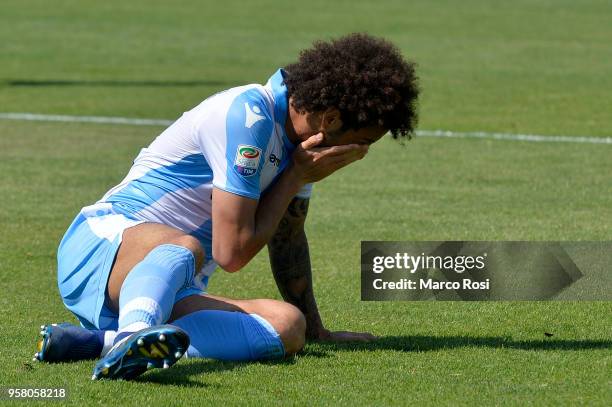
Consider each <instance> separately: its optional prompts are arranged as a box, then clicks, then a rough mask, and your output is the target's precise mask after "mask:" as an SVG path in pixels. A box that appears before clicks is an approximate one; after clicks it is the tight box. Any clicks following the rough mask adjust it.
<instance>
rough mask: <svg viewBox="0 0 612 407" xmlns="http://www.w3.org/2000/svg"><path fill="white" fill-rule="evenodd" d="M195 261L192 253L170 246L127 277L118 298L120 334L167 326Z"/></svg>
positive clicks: (160, 248)
mask: <svg viewBox="0 0 612 407" xmlns="http://www.w3.org/2000/svg"><path fill="white" fill-rule="evenodd" d="M194 269H195V259H194V256H193V253H191V251H190V250H188V249H186V248H184V247H182V246H176V245H171V244H164V245H161V246H157V247H156V248H155V249H153V250H151V251H150V252H149V254H148V255H147V256H146V257H145V258H144V259H143V260H142V261H141V262H140V263H138V264H137V265H136V266H135V267H134V268H133V269H132V270H131V271H130V272H129V274H128V275H127V277H126V278H125V281H124V282H123V286H122V287H121V292H120V294H119V334H118V335H117V338H116V339H115V342H117V341H119V340H121V339H123V338H124V337H125V336H126V335H127V334H128V333H130V332H135V331H138V330H141V329H144V328H148V327H150V326H153V325H159V324H163V323H165V322H166V321H167V320H168V318H169V317H170V313H171V312H172V307H173V306H174V298H175V297H176V293H177V292H178V291H179V290H180V289H181V288H183V287H185V286H186V285H188V284H190V282H191V280H192V279H193V276H194Z"/></svg>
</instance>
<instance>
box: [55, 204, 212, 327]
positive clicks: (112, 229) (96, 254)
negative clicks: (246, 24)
mask: <svg viewBox="0 0 612 407" xmlns="http://www.w3.org/2000/svg"><path fill="white" fill-rule="evenodd" d="M143 222H144V221H142V220H136V219H130V218H128V217H126V216H125V215H123V214H120V213H116V212H114V211H113V209H112V205H110V204H96V205H93V206H89V207H86V208H83V210H81V212H80V213H79V215H78V216H77V217H76V218H75V219H74V221H73V222H72V225H70V227H69V228H68V231H67V232H66V234H65V235H64V237H63V239H62V241H61V243H60V246H59V249H58V252H57V284H58V287H59V291H60V295H61V296H62V300H63V301H64V304H65V305H66V307H67V308H68V309H69V310H70V311H71V312H72V313H73V314H74V315H76V317H77V318H78V319H79V321H81V325H83V327H85V328H87V329H104V330H116V329H117V323H118V318H119V316H118V315H117V314H116V313H115V312H113V311H111V310H110V309H108V307H106V306H105V305H104V303H105V300H106V285H107V283H108V277H109V275H110V272H111V268H112V266H113V262H114V261H115V257H116V255H117V251H118V250H119V246H120V245H121V239H122V236H123V231H124V230H125V229H127V228H130V227H132V226H136V225H138V224H140V223H143ZM204 288H205V287H203V286H202V285H201V284H197V283H196V281H193V284H189V285H187V286H186V287H184V288H182V289H181V290H180V291H179V292H178V293H177V295H176V298H175V302H178V301H180V300H182V299H183V298H185V297H188V296H190V295H197V294H204V293H205V291H204Z"/></svg>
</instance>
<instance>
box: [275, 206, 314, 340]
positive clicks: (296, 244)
mask: <svg viewBox="0 0 612 407" xmlns="http://www.w3.org/2000/svg"><path fill="white" fill-rule="evenodd" d="M307 210H308V200H305V199H299V198H295V199H293V201H292V202H291V203H290V205H289V207H288V209H287V213H286V214H285V216H284V217H283V219H282V220H281V221H280V224H279V226H278V229H277V231H276V233H275V234H274V236H273V237H272V239H271V240H270V242H269V243H268V254H269V257H270V265H271V266H272V273H273V275H274V279H275V280H276V284H277V286H278V289H279V291H280V293H281V295H282V296H283V298H284V299H285V301H287V302H289V303H291V304H293V305H295V306H296V307H298V308H299V309H300V310H301V311H302V313H304V316H305V317H306V323H307V324H306V336H307V337H308V338H309V339H316V338H319V337H320V334H321V332H322V330H323V323H322V321H321V317H320V315H319V310H318V308H317V303H316V301H315V297H314V292H313V287H312V271H311V266H310V253H309V249H308V240H307V239H306V233H305V232H304V228H303V222H304V218H305V216H306V212H307Z"/></svg>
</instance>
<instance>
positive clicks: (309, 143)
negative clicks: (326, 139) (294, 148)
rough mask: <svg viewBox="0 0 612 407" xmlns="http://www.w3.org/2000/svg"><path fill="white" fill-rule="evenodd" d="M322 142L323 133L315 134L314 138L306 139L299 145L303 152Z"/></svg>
mask: <svg viewBox="0 0 612 407" xmlns="http://www.w3.org/2000/svg"><path fill="white" fill-rule="evenodd" d="M321 141H323V133H317V134H315V135H314V136H310V137H308V138H307V139H306V140H304V141H302V142H301V143H300V146H301V147H302V148H303V149H304V150H310V149H311V148H313V147H316V146H318V145H319V144H320V143H321Z"/></svg>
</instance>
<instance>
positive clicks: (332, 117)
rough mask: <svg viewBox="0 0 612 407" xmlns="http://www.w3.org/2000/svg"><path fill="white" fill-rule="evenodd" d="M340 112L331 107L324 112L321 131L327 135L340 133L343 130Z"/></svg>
mask: <svg viewBox="0 0 612 407" xmlns="http://www.w3.org/2000/svg"><path fill="white" fill-rule="evenodd" d="M340 116H341V115H340V111H339V110H338V109H336V108H335V107H330V108H329V109H327V110H326V111H324V112H323V114H322V118H321V130H324V131H325V132H327V133H336V132H339V131H340V129H341V128H342V118H341V117H340Z"/></svg>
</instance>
